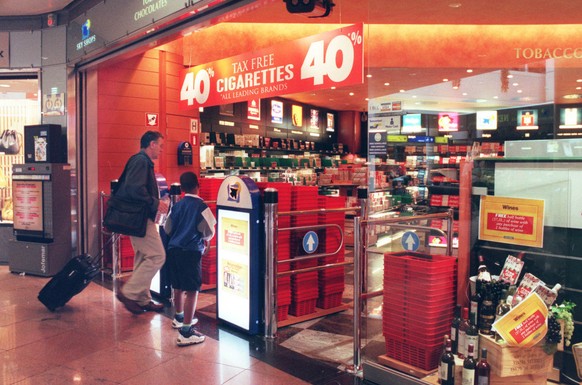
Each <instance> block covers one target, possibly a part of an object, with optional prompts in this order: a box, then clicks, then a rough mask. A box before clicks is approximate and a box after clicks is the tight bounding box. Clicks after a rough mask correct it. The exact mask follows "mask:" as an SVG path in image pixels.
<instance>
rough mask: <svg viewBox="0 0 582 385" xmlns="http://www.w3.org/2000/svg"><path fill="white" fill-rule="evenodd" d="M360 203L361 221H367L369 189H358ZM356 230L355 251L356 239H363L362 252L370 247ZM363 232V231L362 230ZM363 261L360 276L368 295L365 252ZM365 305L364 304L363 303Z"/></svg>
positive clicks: (362, 287) (362, 288) (361, 283)
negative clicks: (357, 236)
mask: <svg viewBox="0 0 582 385" xmlns="http://www.w3.org/2000/svg"><path fill="white" fill-rule="evenodd" d="M358 203H359V205H360V218H361V220H364V221H365V220H367V219H368V188H367V187H362V186H360V187H358ZM355 230H356V229H355V228H354V250H355V249H356V247H355V246H356V245H355V242H356V239H358V240H359V239H362V241H364V242H363V243H362V245H363V247H362V248H361V250H365V249H366V248H367V247H368V244H367V243H366V241H365V240H366V239H367V237H366V236H365V234H364V236H363V237H362V238H356V235H355ZM360 230H361V229H360ZM360 258H361V261H360V268H361V270H359V271H361V273H360V274H361V276H360V285H361V289H360V290H361V293H366V292H367V291H368V262H367V256H366V253H365V252H362V253H361V255H360ZM362 305H363V303H362ZM364 310H365V309H360V311H364Z"/></svg>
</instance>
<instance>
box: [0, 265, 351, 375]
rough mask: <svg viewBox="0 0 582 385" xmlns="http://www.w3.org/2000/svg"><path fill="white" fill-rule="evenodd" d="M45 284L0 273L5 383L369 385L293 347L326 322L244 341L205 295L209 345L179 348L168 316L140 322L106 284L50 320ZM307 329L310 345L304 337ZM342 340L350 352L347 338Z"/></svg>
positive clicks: (0, 368) (202, 304)
mask: <svg viewBox="0 0 582 385" xmlns="http://www.w3.org/2000/svg"><path fill="white" fill-rule="evenodd" d="M46 282H48V278H42V277H34V276H30V275H19V274H14V273H10V272H9V269H8V266H0V355H1V359H0V384H59V385H61V384H156V385H165V384H201V385H213V384H227V385H244V384H249V385H262V384H265V385H271V384H277V385H283V384H288V385H295V384H322V385H323V384H335V385H341V384H352V385H353V384H360V383H362V382H361V381H360V380H359V379H358V378H355V377H354V376H352V375H350V374H348V373H346V372H344V371H342V370H341V369H338V367H337V366H338V365H336V364H334V363H333V361H334V360H333V359H332V360H331V363H330V362H325V361H326V360H325V359H320V360H314V359H312V358H310V357H308V356H306V355H304V354H300V353H298V352H297V351H294V350H292V349H293V346H294V345H297V344H296V343H294V341H293V339H294V338H296V339H299V341H300V342H301V341H303V342H305V341H307V340H309V339H310V338H311V339H313V338H315V337H314V336H313V333H317V332H318V331H317V329H318V326H315V325H316V324H318V323H319V321H311V322H310V323H308V324H306V323H304V324H300V325H299V326H294V327H288V328H284V329H281V331H280V336H279V338H277V340H276V341H269V340H265V339H264V338H262V337H249V336H246V335H240V334H238V333H236V332H234V331H232V330H230V329H229V328H227V327H224V326H223V325H221V324H220V323H219V322H217V321H216V319H215V317H213V316H212V309H213V308H214V300H215V298H214V294H213V293H202V294H201V296H200V299H199V309H200V311H199V313H198V314H197V316H198V318H200V323H199V325H200V327H199V329H200V331H201V332H203V333H204V334H206V335H207V336H208V338H207V339H206V341H205V342H204V343H202V344H200V345H195V346H188V347H177V346H176V343H175V339H176V333H177V332H176V331H175V330H173V329H172V328H171V318H170V317H169V314H170V313H171V310H170V309H167V313H166V314H155V313H144V314H142V315H139V316H135V315H132V314H130V313H129V312H127V311H126V310H125V309H124V308H123V306H122V305H121V304H120V303H119V302H118V301H117V300H116V299H115V296H114V292H113V291H112V290H111V289H110V288H108V287H107V286H108V285H107V283H106V282H105V283H100V282H93V283H91V284H90V285H89V286H88V287H87V288H86V289H85V290H84V291H83V292H82V293H80V294H79V295H77V296H75V297H74V298H73V299H72V300H71V301H70V302H69V303H68V304H67V305H66V306H65V307H63V308H61V309H58V310H57V311H56V312H50V311H48V310H47V309H46V308H45V307H44V306H43V305H42V304H41V303H40V302H39V301H38V300H37V298H36V297H37V294H38V292H39V290H40V289H41V288H42V287H43V286H44V285H45V284H46ZM346 317H347V316H346ZM320 321H325V322H329V318H326V319H323V320H320ZM332 322H333V321H332ZM320 327H321V325H320V326H319V328H320ZM305 330H309V332H308V333H311V334H310V336H307V335H304V336H301V337H297V336H299V335H301V334H302V333H303V331H305ZM324 332H325V331H324ZM305 337H308V338H307V339H305ZM320 337H321V336H320ZM335 338H337V341H334V342H336V343H337V344H338V345H343V344H344V341H343V339H342V338H343V337H335ZM301 344H302V343H300V344H299V345H301ZM289 346H290V347H289ZM303 346H304V347H305V345H304V344H303ZM338 350H339V349H338ZM341 354H344V353H341ZM341 359H346V357H345V356H341Z"/></svg>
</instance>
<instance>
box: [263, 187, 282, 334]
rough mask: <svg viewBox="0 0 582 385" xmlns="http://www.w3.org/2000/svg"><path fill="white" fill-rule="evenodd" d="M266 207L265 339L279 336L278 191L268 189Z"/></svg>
mask: <svg viewBox="0 0 582 385" xmlns="http://www.w3.org/2000/svg"><path fill="white" fill-rule="evenodd" d="M263 202H264V205H265V337H266V338H275V337H276V335H277V243H278V242H277V233H278V221H279V215H278V211H279V203H278V202H279V197H278V192H277V189H274V188H266V189H265V192H264V198H263Z"/></svg>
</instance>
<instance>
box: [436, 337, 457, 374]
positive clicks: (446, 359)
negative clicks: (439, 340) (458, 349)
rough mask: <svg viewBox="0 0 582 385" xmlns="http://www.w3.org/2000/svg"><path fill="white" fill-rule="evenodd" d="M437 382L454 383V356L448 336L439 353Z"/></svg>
mask: <svg viewBox="0 0 582 385" xmlns="http://www.w3.org/2000/svg"><path fill="white" fill-rule="evenodd" d="M439 383H440V384H441V385H455V356H454V355H453V353H452V341H451V339H450V338H448V339H447V342H446V345H445V351H444V353H443V354H442V355H441V360H440V364H439Z"/></svg>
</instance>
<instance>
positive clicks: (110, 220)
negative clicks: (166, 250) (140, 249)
mask: <svg viewBox="0 0 582 385" xmlns="http://www.w3.org/2000/svg"><path fill="white" fill-rule="evenodd" d="M126 169H127V165H126ZM126 169H124V170H123V174H121V177H120V178H119V186H121V184H122V183H124V181H125V172H126ZM116 191H119V187H118V188H117V189H116ZM148 214H149V212H148V205H147V203H146V202H140V201H135V200H129V199H124V198H122V197H118V196H117V195H116V194H115V192H112V194H111V197H110V198H109V199H108V200H107V211H106V212H105V217H104V218H103V226H105V227H106V228H107V229H108V230H109V231H111V232H112V233H116V234H123V235H131V236H134V237H140V238H143V237H144V236H145V234H146V227H147V220H148Z"/></svg>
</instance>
